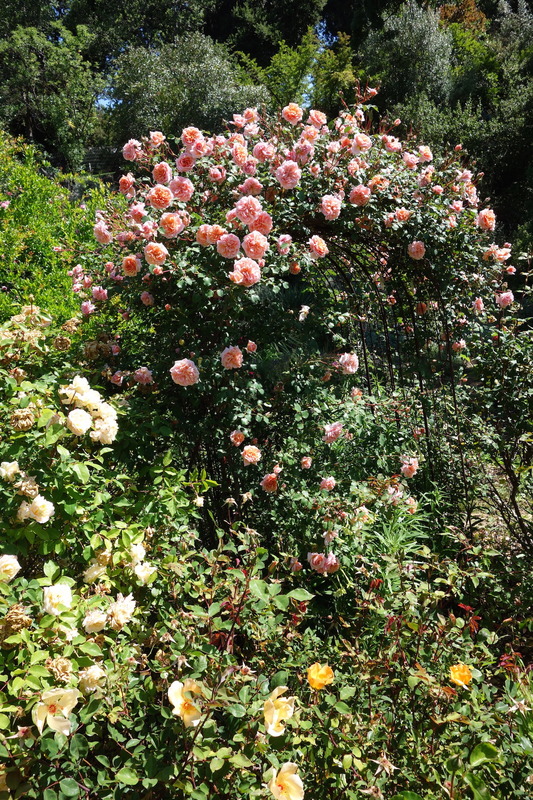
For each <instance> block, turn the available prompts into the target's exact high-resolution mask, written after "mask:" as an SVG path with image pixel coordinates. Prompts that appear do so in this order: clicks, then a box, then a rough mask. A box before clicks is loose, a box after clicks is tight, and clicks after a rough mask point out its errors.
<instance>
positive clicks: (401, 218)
mask: <svg viewBox="0 0 533 800" xmlns="http://www.w3.org/2000/svg"><path fill="white" fill-rule="evenodd" d="M412 213H413V212H412V211H408V210H407V208H403V207H402V208H397V209H396V211H395V212H394V216H395V217H396V219H397V220H398V222H407V220H408V219H409V218H410V217H411V215H412Z"/></svg>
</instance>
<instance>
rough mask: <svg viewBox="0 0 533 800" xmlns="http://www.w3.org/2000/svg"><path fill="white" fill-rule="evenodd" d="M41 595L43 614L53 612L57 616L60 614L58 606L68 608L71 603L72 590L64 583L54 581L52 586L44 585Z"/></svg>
mask: <svg viewBox="0 0 533 800" xmlns="http://www.w3.org/2000/svg"><path fill="white" fill-rule="evenodd" d="M43 595H44V598H43V608H44V611H45V614H53V615H54V616H55V617H57V616H59V614H61V611H60V608H59V606H65V608H70V607H71V605H72V590H71V588H70V586H67V584H66V583H56V584H55V585H54V586H45V587H44V589H43Z"/></svg>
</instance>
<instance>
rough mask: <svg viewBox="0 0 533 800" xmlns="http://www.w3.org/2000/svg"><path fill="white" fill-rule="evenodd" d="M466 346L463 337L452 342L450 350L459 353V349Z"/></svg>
mask: <svg viewBox="0 0 533 800" xmlns="http://www.w3.org/2000/svg"><path fill="white" fill-rule="evenodd" d="M465 347H466V342H465V340H464V339H459V341H458V342H454V343H453V344H452V350H453V351H454V353H459V352H460V351H461V350H464V349H465Z"/></svg>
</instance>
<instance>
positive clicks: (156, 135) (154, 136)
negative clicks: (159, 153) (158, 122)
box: [150, 131, 167, 147]
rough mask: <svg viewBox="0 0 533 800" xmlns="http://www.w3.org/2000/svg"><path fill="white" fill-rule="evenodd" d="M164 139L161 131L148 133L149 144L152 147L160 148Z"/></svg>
mask: <svg viewBox="0 0 533 800" xmlns="http://www.w3.org/2000/svg"><path fill="white" fill-rule="evenodd" d="M166 138H167V137H166V136H164V135H163V134H162V133H161V131H150V144H151V145H152V147H161V145H162V144H163V142H164V141H165V139H166Z"/></svg>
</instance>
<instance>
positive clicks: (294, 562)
mask: <svg viewBox="0 0 533 800" xmlns="http://www.w3.org/2000/svg"><path fill="white" fill-rule="evenodd" d="M289 569H290V571H291V572H300V570H301V569H303V564H301V563H300V562H299V561H298V559H297V558H294V556H292V557H291V560H290V562H289Z"/></svg>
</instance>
